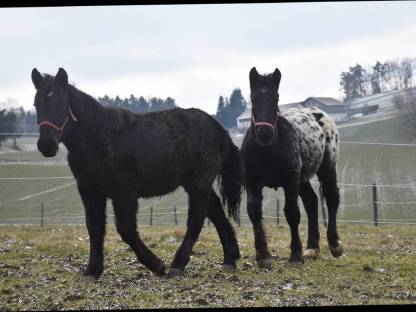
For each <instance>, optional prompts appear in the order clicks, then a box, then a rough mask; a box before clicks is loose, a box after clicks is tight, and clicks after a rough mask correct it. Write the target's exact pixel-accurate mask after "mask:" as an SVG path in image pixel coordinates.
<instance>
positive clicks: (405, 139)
mask: <svg viewBox="0 0 416 312" xmlns="http://www.w3.org/2000/svg"><path fill="white" fill-rule="evenodd" d="M339 132H340V135H341V142H342V141H358V142H384V143H407V144H416V129H415V128H412V127H411V126H410V125H409V123H408V121H407V119H406V116H405V115H403V114H402V115H399V116H396V117H393V118H390V119H387V120H380V121H374V122H371V123H367V124H363V125H357V126H353V127H345V128H342V127H341V128H339Z"/></svg>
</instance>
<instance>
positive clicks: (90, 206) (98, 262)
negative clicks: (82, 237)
mask: <svg viewBox="0 0 416 312" xmlns="http://www.w3.org/2000/svg"><path fill="white" fill-rule="evenodd" d="M79 193H80V196H81V199H82V202H83V203H84V207H85V218H86V220H85V221H86V224H87V229H88V234H89V237H90V258H89V261H88V266H87V268H86V270H85V271H84V273H83V274H84V275H85V276H92V277H94V278H98V277H99V276H100V275H101V273H102V272H103V262H104V254H103V246H104V235H105V206H106V197H104V196H102V195H100V194H98V193H95V192H90V191H87V190H83V189H81V188H79Z"/></svg>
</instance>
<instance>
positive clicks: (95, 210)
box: [32, 68, 242, 278]
mask: <svg viewBox="0 0 416 312" xmlns="http://www.w3.org/2000/svg"><path fill="white" fill-rule="evenodd" d="M32 81H33V84H34V85H35V88H36V89H37V91H36V95H35V107H36V112H37V119H38V125H39V132H40V137H39V140H38V149H39V151H40V152H41V153H42V154H43V155H44V156H45V157H53V156H54V155H56V152H57V150H58V145H59V142H62V143H63V144H64V145H65V146H66V148H67V149H68V163H69V166H70V168H71V170H72V173H73V175H74V177H75V179H76V181H77V186H78V191H79V194H80V196H81V199H82V201H83V204H84V207H85V214H86V225H87V228H88V233H89V236H90V257H89V263H88V266H87V268H86V270H85V272H84V275H86V276H92V277H95V278H98V277H99V276H100V274H101V273H102V271H103V243H104V233H105V218H106V215H105V207H106V201H107V198H110V199H111V200H112V204H113V208H114V212H115V216H116V226H117V231H118V233H119V234H120V235H121V237H122V239H123V240H124V241H125V242H126V243H127V244H128V245H129V246H130V247H131V248H132V249H133V250H134V252H135V253H136V255H137V258H138V260H139V261H140V262H141V263H142V264H144V265H145V266H146V267H148V268H149V269H150V270H151V271H153V272H154V273H155V274H157V275H163V274H165V265H164V263H163V262H162V261H161V260H160V259H159V258H157V257H156V256H155V255H154V254H153V253H152V252H151V251H150V250H149V249H148V248H147V247H146V246H145V244H144V243H143V242H142V241H141V239H140V238H139V235H138V233H137V224H136V213H137V208H138V203H137V199H138V198H140V197H143V198H146V197H153V196H161V195H164V194H167V193H169V192H173V191H174V190H175V189H177V188H178V187H179V186H182V187H183V188H184V189H185V191H186V192H187V193H188V197H189V209H188V220H187V230H186V234H185V237H184V239H183V242H182V244H181V246H180V247H179V249H178V251H177V252H176V255H175V258H174V260H173V262H172V264H171V267H170V270H169V274H170V275H178V274H182V273H183V271H184V268H185V266H186V264H187V263H188V261H189V255H190V253H191V251H192V248H193V246H194V244H195V242H196V241H197V239H198V236H199V234H200V232H201V229H202V227H203V223H204V220H205V217H206V216H208V218H209V219H210V220H211V221H212V223H213V224H214V226H215V228H216V229H217V231H218V234H219V237H220V240H221V243H222V245H223V250H224V268H225V269H235V267H236V260H237V259H239V258H240V252H239V247H238V244H237V240H236V238H235V233H234V230H233V228H232V226H231V224H230V223H229V221H228V220H227V217H226V215H225V213H224V210H223V208H222V204H225V203H226V204H227V207H228V212H229V214H230V215H231V216H232V217H233V218H234V219H236V218H237V214H238V212H237V208H238V205H239V203H240V195H241V190H242V189H241V188H242V177H241V167H240V166H241V161H240V155H239V151H238V148H237V147H236V146H235V145H234V144H233V142H232V141H231V139H230V137H229V135H228V133H227V131H226V130H225V129H224V128H223V127H222V126H221V125H220V124H219V123H218V122H217V121H216V120H215V119H214V118H213V117H211V116H210V115H208V114H206V113H204V112H202V111H200V110H198V109H180V108H175V109H171V110H166V111H161V112H154V113H146V114H135V113H132V112H130V111H128V110H124V109H117V108H109V107H104V106H102V105H101V104H99V103H98V102H97V101H96V100H95V99H94V98H92V97H91V96H89V95H88V94H86V93H84V92H82V91H80V90H78V89H77V88H75V87H74V86H72V85H71V84H68V75H67V73H66V72H65V70H64V69H62V68H60V69H59V71H58V73H57V74H56V76H55V77H53V76H50V75H41V74H40V73H39V72H38V71H37V69H36V68H35V69H33V71H32ZM216 177H217V178H218V181H219V186H220V193H221V196H222V202H221V201H220V198H219V197H218V196H217V195H216V193H215V192H214V190H213V182H214V180H215V179H216Z"/></svg>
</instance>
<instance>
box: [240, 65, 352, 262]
mask: <svg viewBox="0 0 416 312" xmlns="http://www.w3.org/2000/svg"><path fill="white" fill-rule="evenodd" d="M249 79H250V90H251V94H250V97H251V103H252V108H251V114H252V115H251V116H252V117H251V125H250V128H249V129H248V130H247V133H246V135H245V137H244V140H243V144H242V147H241V155H242V164H243V175H244V183H245V188H246V191H247V212H248V216H249V218H250V221H251V223H252V224H253V231H254V239H255V249H256V260H257V263H258V266H259V267H262V268H270V266H271V263H272V256H271V254H270V253H269V251H268V248H267V242H266V238H265V232H264V228H263V225H262V199H263V197H262V190H263V188H264V187H270V188H275V189H277V188H278V187H282V188H283V190H284V194H285V206H284V213H285V217H286V220H287V222H288V224H289V226H290V233H291V243H290V249H291V254H290V258H289V262H290V263H294V264H301V263H303V262H304V257H307V258H316V257H317V256H318V255H319V250H320V248H319V228H318V198H317V196H316V194H315V192H314V190H313V188H312V186H311V183H310V179H311V178H312V177H313V176H314V175H315V174H316V175H317V176H318V179H319V181H320V185H321V186H320V191H321V192H322V194H323V196H324V198H325V200H326V203H327V207H328V228H327V240H328V244H329V249H330V251H331V254H332V255H333V256H334V257H339V256H341V255H342V254H343V252H344V251H343V248H342V245H341V242H340V240H339V236H338V233H337V227H336V215H337V210H338V206H339V191H338V186H337V174H336V162H337V155H338V150H339V133H338V131H337V129H336V126H335V123H334V121H333V120H332V119H331V117H329V116H328V115H327V114H326V113H325V112H323V111H322V110H320V109H318V108H315V107H314V108H305V109H290V110H289V111H288V112H286V113H285V114H281V113H280V110H279V106H278V101H279V92H278V90H279V84H280V79H281V73H280V71H279V69H277V68H276V69H275V71H274V72H273V73H272V74H267V75H260V74H259V73H258V72H257V70H256V68H255V67H253V68H252V69H251V71H250V74H249ZM298 195H300V197H301V199H302V202H303V205H304V207H305V210H306V213H307V216H308V240H307V249H306V250H305V252H304V253H303V254H302V243H301V240H300V237H299V230H298V226H299V222H300V211H299V206H298Z"/></svg>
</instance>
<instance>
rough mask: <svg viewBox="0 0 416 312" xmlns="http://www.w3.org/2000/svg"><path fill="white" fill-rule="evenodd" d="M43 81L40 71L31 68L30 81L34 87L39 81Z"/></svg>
mask: <svg viewBox="0 0 416 312" xmlns="http://www.w3.org/2000/svg"><path fill="white" fill-rule="evenodd" d="M42 81H43V77H42V75H41V74H40V72H39V71H38V70H37V69H36V68H33V69H32V82H33V85H34V86H35V89H37V88H39V85H40V83H41V82H42Z"/></svg>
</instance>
